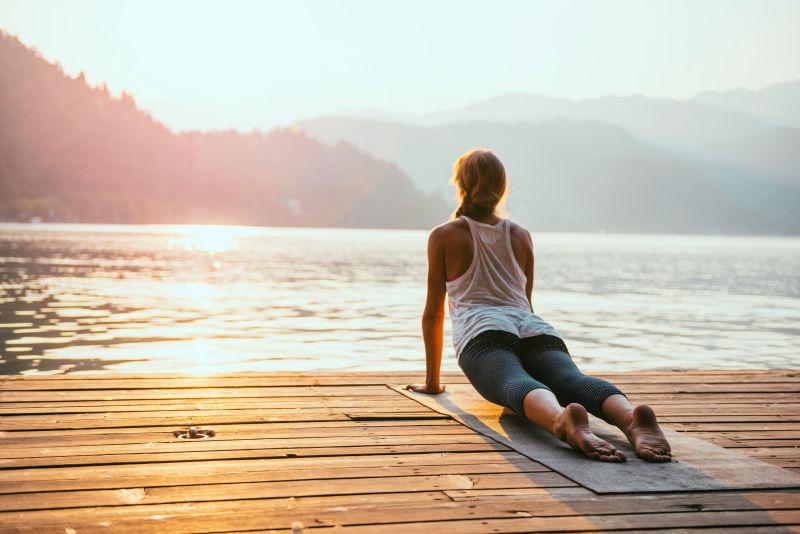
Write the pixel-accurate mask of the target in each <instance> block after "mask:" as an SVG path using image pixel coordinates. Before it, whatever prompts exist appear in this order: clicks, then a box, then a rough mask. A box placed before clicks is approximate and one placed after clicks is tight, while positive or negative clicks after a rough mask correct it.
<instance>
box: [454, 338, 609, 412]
mask: <svg viewBox="0 0 800 534" xmlns="http://www.w3.org/2000/svg"><path fill="white" fill-rule="evenodd" d="M458 365H459V367H461V369H462V370H463V371H464V374H465V375H466V376H467V379H468V380H469V381H470V382H471V383H472V385H473V386H474V387H475V389H476V390H478V393H480V394H481V396H483V398H485V399H486V400H488V401H489V402H493V403H495V404H499V405H501V406H505V407H506V408H509V409H511V410H514V412H516V413H517V414H518V415H521V416H523V417H524V416H525V410H524V408H523V399H525V396H526V395H527V394H528V393H530V392H531V391H533V390H534V389H539V388H543V389H549V390H550V391H552V392H553V393H554V394H555V396H556V398H557V399H558V402H559V403H560V404H561V405H562V406H566V405H567V404H570V403H573V402H577V403H578V404H581V405H583V407H584V408H586V410H587V411H588V412H589V413H591V414H592V415H595V416H597V417H600V418H603V415H602V413H601V411H600V406H601V405H602V404H603V401H605V400H606V399H607V398H608V397H609V396H610V395H623V393H622V392H621V391H620V390H619V389H617V388H616V386H614V385H613V384H611V383H610V382H608V381H606V380H603V379H601V378H595V377H593V376H586V375H584V374H583V373H581V372H580V370H578V367H577V366H576V365H575V363H574V362H573V361H572V358H571V357H570V355H569V351H568V350H567V346H566V345H565V344H564V342H563V341H562V340H561V339H560V338H558V337H555V336H550V335H546V334H543V335H539V336H534V337H526V338H522V339H520V338H519V337H517V336H515V335H514V334H512V333H510V332H503V331H501V330H488V331H484V332H481V333H480V334H478V335H477V336H475V337H474V338H472V339H471V340H470V341H469V343H467V345H466V347H464V349H463V350H462V351H461V355H460V356H459V359H458Z"/></svg>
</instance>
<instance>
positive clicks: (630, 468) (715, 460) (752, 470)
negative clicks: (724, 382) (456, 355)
mask: <svg viewBox="0 0 800 534" xmlns="http://www.w3.org/2000/svg"><path fill="white" fill-rule="evenodd" d="M391 387H392V389H394V390H395V391H399V392H400V393H402V394H404V395H406V396H407V397H410V398H412V399H414V400H416V401H418V402H420V403H421V404H423V405H425V406H427V407H428V408H431V409H433V410H435V411H437V412H439V413H443V414H447V415H450V416H451V417H453V418H454V419H456V420H457V421H459V422H461V423H463V424H465V425H466V426H468V427H470V428H472V429H473V430H475V431H477V432H479V433H481V434H483V435H485V436H489V437H491V438H492V439H494V440H496V441H499V442H500V443H503V444H505V445H508V446H509V447H511V448H512V449H514V450H516V451H517V452H519V453H521V454H524V455H525V456H527V457H528V458H530V459H532V460H535V461H537V462H540V463H542V464H544V465H546V466H547V467H549V468H550V469H553V470H554V471H556V472H558V473H560V474H562V475H564V476H565V477H567V478H569V479H571V480H573V481H575V482H577V483H578V484H580V485H581V486H584V487H585V488H588V489H590V490H592V491H594V492H596V493H637V492H662V491H711V490H732V489H738V490H744V489H766V488H769V489H781V488H800V476H798V475H796V474H794V473H792V472H791V471H789V470H787V469H781V468H780V467H777V466H774V465H770V464H767V463H765V462H762V461H760V460H757V459H755V458H751V457H749V456H745V455H743V454H739V453H737V452H734V451H732V450H730V449H725V448H723V447H719V446H717V445H714V444H713V443H709V442H707V441H703V440H700V439H697V438H693V437H690V436H688V435H686V434H685V433H683V434H682V433H680V432H675V431H673V430H669V429H664V434H665V435H666V437H667V440H669V443H670V447H671V448H672V453H673V461H672V462H670V463H663V464H653V463H648V462H645V461H644V460H640V459H639V458H637V457H636V455H635V454H634V451H633V449H632V447H631V446H630V444H628V442H627V440H626V439H625V437H624V436H623V434H622V433H621V432H620V431H619V429H617V428H615V427H613V426H611V425H609V424H608V423H606V422H605V421H602V420H600V419H597V418H595V417H592V416H590V424H591V427H592V430H593V431H594V433H595V434H597V435H598V436H600V437H601V438H603V439H605V440H607V441H609V442H611V443H613V444H614V446H615V447H617V448H618V449H620V450H622V451H623V452H624V453H625V454H626V456H627V457H628V461H627V462H625V463H616V464H612V463H606V462H598V461H596V460H590V459H588V458H586V457H585V456H583V455H582V454H580V453H578V452H576V451H574V450H572V449H571V448H570V447H569V446H568V445H567V444H565V443H563V442H562V441H561V440H559V439H557V438H556V437H554V436H553V435H552V434H550V433H549V432H546V431H545V430H542V429H541V428H539V427H537V426H535V425H533V424H531V423H530V422H528V421H526V420H524V419H522V418H521V417H519V416H517V415H516V414H514V413H513V412H511V411H510V410H506V409H504V408H503V407H501V406H497V405H496V404H492V403H490V402H488V401H486V400H484V399H483V398H482V397H481V396H480V395H479V394H478V392H476V391H475V389H473V387H472V386H471V385H469V384H448V385H447V391H445V392H444V393H442V394H441V395H424V394H421V393H414V392H411V391H407V390H405V389H404V388H403V387H402V386H391Z"/></svg>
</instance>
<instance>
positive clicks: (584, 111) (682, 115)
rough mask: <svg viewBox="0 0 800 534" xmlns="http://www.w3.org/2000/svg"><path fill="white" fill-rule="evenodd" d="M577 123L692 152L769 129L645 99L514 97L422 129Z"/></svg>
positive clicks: (431, 117)
mask: <svg viewBox="0 0 800 534" xmlns="http://www.w3.org/2000/svg"><path fill="white" fill-rule="evenodd" d="M546 119H573V120H589V121H601V122H606V123H608V124H614V125H617V126H622V127H623V128H625V129H626V130H628V131H629V132H631V133H632V134H634V135H636V136H639V137H641V138H642V139H647V140H648V141H650V142H652V143H656V144H659V145H663V146H666V147H673V148H678V149H691V148H694V147H696V146H698V145H702V144H703V143H707V142H709V141H711V140H714V139H718V138H720V137H725V136H739V135H746V134H749V133H753V132H756V131H758V130H760V129H761V128H763V127H764V124H763V123H762V122H761V121H760V120H759V119H756V118H754V117H751V116H749V115H747V114H744V113H742V112H739V111H735V110H727V109H720V108H719V107H716V106H711V105H707V104H704V103H702V102H682V101H676V100H669V99H657V98H648V97H644V96H631V97H605V98H597V99H591V100H583V101H571V100H567V99H560V98H550V97H542V96H537V95H526V94H519V93H512V94H507V95H502V96H499V97H495V98H490V99H486V100H483V101H480V102H476V103H474V104H471V105H468V106H465V107H462V108H459V109H454V110H450V111H445V112H438V113H430V114H427V115H424V116H422V117H420V119H419V121H418V124H425V125H441V124H447V123H453V122H468V121H493V122H495V121H500V122H519V121H539V120H546Z"/></svg>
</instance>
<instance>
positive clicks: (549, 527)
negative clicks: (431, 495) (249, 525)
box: [253, 510, 800, 534]
mask: <svg viewBox="0 0 800 534" xmlns="http://www.w3.org/2000/svg"><path fill="white" fill-rule="evenodd" d="M797 524H800V511H797V510H788V511H787V510H775V511H726V512H702V513H693V512H690V513H668V514H624V515H586V516H583V517H572V518H564V517H555V518H550V517H530V518H524V517H523V518H518V519H474V520H453V521H438V522H437V524H436V527H437V529H440V530H441V531H443V532H459V533H463V534H472V533H485V532H564V531H575V530H582V531H586V532H597V531H609V530H622V529H651V530H652V529H664V528H683V529H686V528H704V527H708V526H733V527H755V526H771V527H773V528H774V526H776V525H797ZM425 528H426V523H424V522H407V523H391V524H372V525H358V526H344V527H340V526H335V527H319V529H316V528H315V532H316V531H317V530H319V532H326V531H329V530H333V529H340V530H341V531H342V532H349V533H360V532H363V533H375V534H393V533H407V532H417V531H423V529H425ZM253 532H257V531H253Z"/></svg>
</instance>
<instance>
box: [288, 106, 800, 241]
mask: <svg viewBox="0 0 800 534" xmlns="http://www.w3.org/2000/svg"><path fill="white" fill-rule="evenodd" d="M298 126H300V128H302V129H304V130H305V131H307V132H309V133H310V134H311V135H313V136H314V137H316V138H317V139H319V140H320V141H322V142H325V143H339V142H342V141H346V142H349V143H353V144H354V145H356V146H358V147H360V148H361V149H363V150H365V151H367V152H369V153H371V154H373V155H375V156H376V157H378V158H382V159H387V160H391V161H395V162H397V164H398V166H399V167H400V168H401V169H402V170H403V171H404V172H406V173H408V175H409V176H411V178H412V179H413V180H414V183H415V184H416V186H417V187H418V188H420V189H423V190H425V191H429V192H441V193H444V194H446V195H448V196H452V194H453V193H452V189H451V188H450V187H449V186H448V185H447V181H448V179H449V177H450V174H451V170H450V166H451V165H452V162H453V161H454V160H455V159H456V158H457V157H458V155H460V154H461V153H463V152H464V151H466V150H468V149H470V148H473V147H479V146H483V147H490V148H492V149H493V150H494V151H495V152H496V153H497V154H498V155H499V156H500V158H501V159H502V160H503V162H504V164H505V166H506V169H507V171H508V175H509V183H510V195H509V202H508V207H509V211H510V213H511V216H512V217H513V218H515V219H516V220H518V221H519V222H521V223H523V224H526V225H529V226H530V227H531V228H533V229H536V230H554V231H620V232H689V233H750V234H752V233H756V234H758V233H767V234H797V233H800V187H795V186H794V185H792V184H791V183H789V182H787V181H780V180H778V181H776V180H773V179H772V177H771V176H767V175H765V174H764V173H763V172H762V171H761V169H758V168H749V167H747V168H745V167H736V166H733V168H731V164H728V163H723V162H719V161H717V160H713V159H708V158H704V157H700V156H696V155H692V154H691V153H687V152H686V151H675V150H667V149H665V148H663V147H661V146H659V145H657V144H655V143H653V142H651V141H644V140H642V139H640V138H639V137H638V136H636V135H633V134H632V133H631V132H629V131H628V130H627V129H626V128H623V127H621V126H616V125H612V124H609V123H607V122H605V121H597V120H574V119H551V120H539V121H530V120H529V121H519V122H490V121H471V122H466V121H463V122H454V123H449V124H442V125H432V126H425V125H419V124H408V123H397V122H389V121H372V120H363V119H353V118H348V117H322V118H318V119H314V120H308V121H303V122H301V123H299V124H298Z"/></svg>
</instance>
